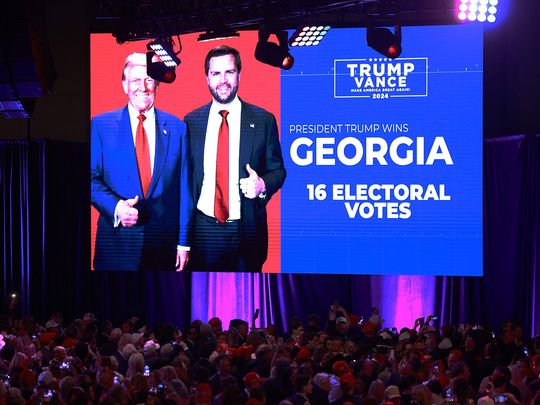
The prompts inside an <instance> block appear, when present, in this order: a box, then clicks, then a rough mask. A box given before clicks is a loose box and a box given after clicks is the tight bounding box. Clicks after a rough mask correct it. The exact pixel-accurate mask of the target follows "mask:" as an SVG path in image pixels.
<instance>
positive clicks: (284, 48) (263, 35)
mask: <svg viewBox="0 0 540 405" xmlns="http://www.w3.org/2000/svg"><path fill="white" fill-rule="evenodd" d="M271 34H274V35H275V36H276V38H277V39H278V42H279V45H278V44H275V43H273V42H269V41H268V39H269V38H270V35H271ZM287 39H288V34H287V31H270V30H267V29H264V28H261V29H260V30H259V42H257V46H256V47H255V59H257V60H258V61H259V62H262V63H265V64H267V65H270V66H274V67H278V68H280V69H284V70H289V69H290V68H292V67H293V65H294V58H293V56H292V55H291V54H290V53H289V47H288V42H287Z"/></svg>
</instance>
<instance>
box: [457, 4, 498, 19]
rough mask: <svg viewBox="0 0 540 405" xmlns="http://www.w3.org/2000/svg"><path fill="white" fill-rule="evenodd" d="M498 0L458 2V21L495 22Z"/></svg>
mask: <svg viewBox="0 0 540 405" xmlns="http://www.w3.org/2000/svg"><path fill="white" fill-rule="evenodd" d="M498 4H499V0H459V1H457V2H456V6H457V8H456V12H457V18H458V20H459V21H463V22H464V21H467V20H468V21H479V22H485V21H487V22H490V23H492V22H495V20H496V19H497V18H496V17H495V14H497V5H498Z"/></svg>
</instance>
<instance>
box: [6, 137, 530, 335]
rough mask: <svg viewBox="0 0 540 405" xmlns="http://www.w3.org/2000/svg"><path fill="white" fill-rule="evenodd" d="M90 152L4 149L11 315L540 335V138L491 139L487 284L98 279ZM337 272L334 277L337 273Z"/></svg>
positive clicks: (45, 145) (309, 278)
mask: <svg viewBox="0 0 540 405" xmlns="http://www.w3.org/2000/svg"><path fill="white" fill-rule="evenodd" d="M88 153H89V151H88V145H86V144H76V143H65V142H50V141H33V142H23V141H16V142H13V141H8V142H1V143H0V179H1V185H0V213H1V215H2V233H1V235H0V249H1V250H2V252H1V254H2V257H3V262H2V266H3V269H2V291H3V293H4V294H3V298H4V301H5V302H4V308H5V305H7V302H8V300H9V294H10V293H11V292H17V293H18V294H20V298H19V311H20V312H21V313H23V314H32V315H34V316H36V317H38V318H40V319H46V318H47V316H48V315H49V313H50V312H52V311H56V310H59V311H61V312H62V313H64V315H65V317H66V318H68V319H69V318H75V317H80V316H81V315H82V314H83V313H84V312H88V311H92V312H95V313H96V314H97V315H98V317H100V318H102V319H104V318H109V319H112V320H114V321H120V320H122V319H124V318H128V317H131V316H132V315H138V316H142V317H144V318H145V319H146V320H148V321H149V322H151V323H154V322H169V321H170V322H173V323H175V324H177V325H181V326H183V325H185V324H186V323H188V322H189V321H191V320H194V319H202V320H204V321H206V320H208V319H209V318H211V317H213V316H219V317H221V318H222V319H223V320H224V322H225V324H226V325H227V322H228V321H229V320H230V319H234V318H243V319H250V318H251V316H252V314H253V311H254V310H255V309H256V308H260V309H261V316H260V321H259V322H260V324H261V325H262V326H264V325H266V324H268V323H275V324H277V325H281V326H283V328H284V329H286V328H287V327H288V322H289V319H290V318H291V317H292V316H300V317H302V318H304V319H305V318H307V316H308V315H309V314H311V313H316V314H319V315H320V316H321V317H323V319H324V317H326V314H327V312H328V309H329V306H330V305H331V303H333V302H334V300H336V299H337V300H339V302H340V304H341V305H342V306H344V307H345V308H346V309H348V310H349V311H350V313H355V314H358V315H364V316H366V315H368V314H369V309H370V307H371V306H378V307H380V308H381V311H382V316H383V318H384V319H385V321H386V322H385V325H386V326H397V327H401V326H409V325H412V323H413V322H414V319H415V318H416V317H419V316H422V315H428V314H431V313H434V314H437V315H439V316H440V322H441V324H444V323H449V322H452V323H463V322H472V323H489V324H491V325H493V326H495V327H497V326H498V324H499V323H500V322H501V321H502V320H505V319H509V320H516V321H519V322H521V323H522V324H523V325H524V327H525V331H526V333H528V334H530V335H532V334H535V333H538V332H539V329H540V263H539V260H538V251H539V249H540V240H539V229H540V224H539V217H540V197H539V190H540V162H539V159H540V136H538V135H519V136H512V137H505V138H494V139H486V140H485V142H484V276H483V277H421V276H351V275H347V276H341V275H290V274H287V275H275V274H254V275H252V274H205V273H194V274H185V273H145V274H130V273H95V272H90V271H89V267H90V266H89V263H90V258H89V243H90V241H89V239H90V238H89V212H90V210H89V204H88V201H89V180H88V178H89V176H88ZM338 270H339V269H338V267H337V264H336V271H338Z"/></svg>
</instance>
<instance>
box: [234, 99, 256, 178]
mask: <svg viewBox="0 0 540 405" xmlns="http://www.w3.org/2000/svg"><path fill="white" fill-rule="evenodd" d="M241 102H242V114H241V117H240V154H239V159H238V164H239V172H238V173H239V175H240V178H243V177H247V176H248V173H247V170H246V164H247V163H249V162H250V160H251V152H252V150H253V139H254V137H255V131H256V124H257V123H256V122H255V121H254V120H253V112H252V111H251V108H250V107H249V104H246V103H244V102H243V101H241Z"/></svg>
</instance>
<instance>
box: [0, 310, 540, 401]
mask: <svg viewBox="0 0 540 405" xmlns="http://www.w3.org/2000/svg"><path fill="white" fill-rule="evenodd" d="M255 320H256V316H254V318H253V319H252V320H251V325H250V323H248V322H247V321H245V320H240V319H235V320H232V321H231V322H230V323H229V325H228V328H227V330H225V329H224V327H223V325H222V321H221V320H220V319H219V318H217V317H216V318H212V319H210V320H208V322H203V321H201V320H197V321H194V322H193V323H191V324H190V325H188V326H187V327H185V328H184V329H183V330H180V329H178V328H176V327H175V326H173V325H171V324H165V325H154V326H149V325H146V324H145V323H144V321H143V320H141V319H139V318H136V317H134V318H131V319H128V320H125V321H124V322H122V324H121V325H119V327H114V325H113V324H112V323H111V322H110V321H106V320H98V319H96V317H95V316H94V315H93V314H92V313H87V314H85V315H84V316H83V317H82V319H75V320H74V321H72V322H70V323H67V322H65V321H64V320H63V319H62V315H61V314H59V313H54V314H52V315H51V317H50V319H48V320H47V321H46V322H45V323H44V325H43V326H42V325H40V324H39V323H38V322H36V321H35V320H34V319H32V318H30V317H25V318H22V319H18V320H15V319H13V318H12V317H4V318H2V319H0V333H1V334H0V374H1V378H2V383H0V405H3V404H24V403H27V404H34V403H45V402H47V403H50V404H74V405H83V404H94V403H95V404H104V405H108V404H182V405H185V404H189V405H191V404H194V405H199V404H204V405H245V404H248V405H261V404H266V405H290V404H293V405H297V404H300V405H306V404H311V405H345V404H353V405H357V404H362V405H442V404H443V403H444V404H445V405H446V404H456V405H458V404H459V405H469V404H477V405H494V404H495V403H497V404H499V403H501V404H509V405H518V404H523V405H533V404H534V405H539V404H540V336H537V337H536V338H534V339H532V340H524V337H523V333H522V328H521V327H520V326H519V325H516V324H512V323H511V322H505V323H504V324H502V325H501V326H502V332H500V333H498V334H495V333H493V332H492V331H491V330H490V328H488V327H486V326H481V325H459V326H451V325H445V326H442V327H439V326H438V325H437V320H436V318H435V317H433V316H429V317H427V318H425V319H424V318H419V319H417V320H416V322H415V324H414V325H412V326H411V327H410V328H403V329H401V330H399V331H398V330H396V329H395V328H392V329H389V328H385V327H384V320H383V319H382V318H381V316H380V315H379V314H378V310H377V309H376V308H374V309H373V314H372V315H371V316H370V317H369V319H366V320H365V321H364V319H362V318H361V317H358V316H355V315H352V314H351V315H349V314H347V312H346V310H345V309H344V308H342V307H341V306H339V305H338V304H337V303H336V304H334V305H332V307H331V309H330V311H329V315H328V319H321V318H320V317H319V316H317V315H311V316H310V317H309V318H308V319H307V320H302V319H299V318H293V319H291V320H290V329H289V331H287V332H286V333H284V334H280V335H281V336H278V334H277V333H276V330H277V328H276V326H275V325H267V327H266V328H256V327H255Z"/></svg>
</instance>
